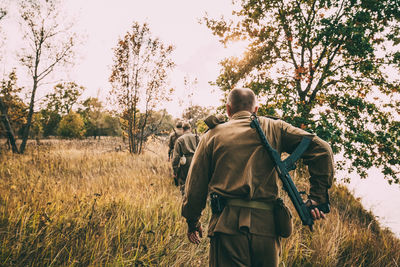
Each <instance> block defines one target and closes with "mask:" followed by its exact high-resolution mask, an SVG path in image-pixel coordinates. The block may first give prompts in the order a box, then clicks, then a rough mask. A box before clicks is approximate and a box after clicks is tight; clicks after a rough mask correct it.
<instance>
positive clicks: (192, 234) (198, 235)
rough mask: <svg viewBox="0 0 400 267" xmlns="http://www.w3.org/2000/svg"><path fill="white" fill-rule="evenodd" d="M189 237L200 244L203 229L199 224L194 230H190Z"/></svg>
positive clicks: (192, 241)
mask: <svg viewBox="0 0 400 267" xmlns="http://www.w3.org/2000/svg"><path fill="white" fill-rule="evenodd" d="M187 237H188V239H189V241H190V242H191V243H193V244H196V245H198V244H200V238H202V237H203V229H202V228H201V225H199V226H198V227H197V228H196V229H195V230H194V231H188V233H187Z"/></svg>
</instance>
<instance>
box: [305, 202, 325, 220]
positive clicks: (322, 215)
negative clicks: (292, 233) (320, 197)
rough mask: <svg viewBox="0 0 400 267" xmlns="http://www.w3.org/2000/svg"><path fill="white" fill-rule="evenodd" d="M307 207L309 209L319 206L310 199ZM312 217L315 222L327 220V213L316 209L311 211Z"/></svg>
mask: <svg viewBox="0 0 400 267" xmlns="http://www.w3.org/2000/svg"><path fill="white" fill-rule="evenodd" d="M306 205H307V206H308V207H309V206H317V205H318V203H317V202H316V201H314V200H312V199H309V200H307V203H306ZM311 216H312V217H313V219H314V220H319V219H325V213H323V212H322V211H320V210H319V209H318V208H316V207H315V208H313V209H312V210H311Z"/></svg>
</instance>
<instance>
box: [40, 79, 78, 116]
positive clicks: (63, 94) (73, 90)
mask: <svg viewBox="0 0 400 267" xmlns="http://www.w3.org/2000/svg"><path fill="white" fill-rule="evenodd" d="M84 90H85V88H84V87H83V86H79V85H78V84H76V83H75V82H62V83H58V84H56V85H55V86H54V90H53V92H52V93H50V94H47V95H46V97H45V100H44V102H45V103H47V109H48V110H50V111H54V112H56V113H58V114H60V115H67V114H68V113H69V112H70V111H72V107H73V105H75V104H76V103H77V102H78V98H79V97H80V96H81V95H82V93H83V91H84Z"/></svg>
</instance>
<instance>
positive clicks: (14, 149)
mask: <svg viewBox="0 0 400 267" xmlns="http://www.w3.org/2000/svg"><path fill="white" fill-rule="evenodd" d="M0 112H1V121H2V123H3V125H4V128H5V129H6V132H7V138H8V141H9V143H10V144H11V148H12V152H13V153H19V152H18V147H17V145H16V143H15V135H14V131H13V129H12V127H11V124H10V120H9V119H8V116H7V108H6V106H5V104H4V102H3V99H1V98H0Z"/></svg>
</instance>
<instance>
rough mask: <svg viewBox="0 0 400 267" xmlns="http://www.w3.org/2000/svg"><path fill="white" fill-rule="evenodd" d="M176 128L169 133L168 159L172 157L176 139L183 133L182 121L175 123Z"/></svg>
mask: <svg viewBox="0 0 400 267" xmlns="http://www.w3.org/2000/svg"><path fill="white" fill-rule="evenodd" d="M175 127H176V129H173V130H174V131H173V132H172V133H171V134H170V135H169V139H168V160H170V159H171V158H172V153H173V152H174V146H175V142H176V140H177V139H178V138H179V137H180V136H181V135H182V134H183V129H182V122H181V121H178V122H177V123H176V125H175Z"/></svg>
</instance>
